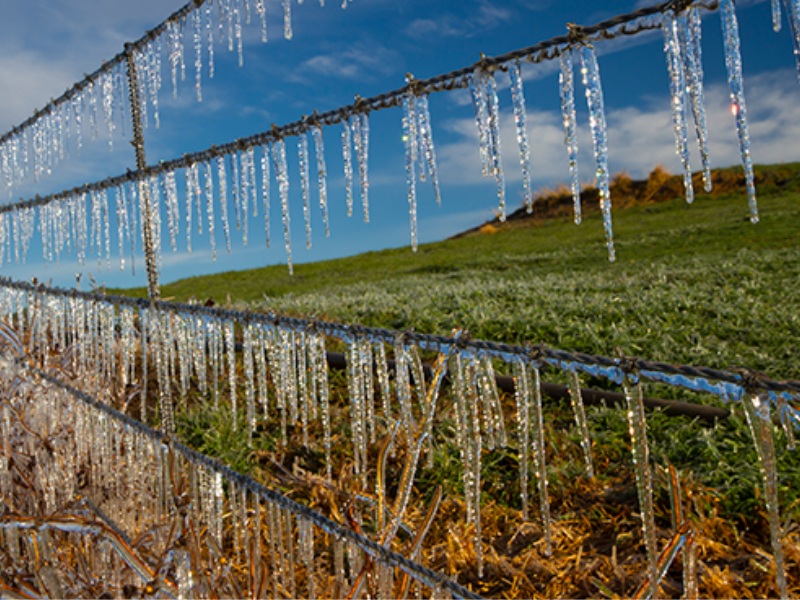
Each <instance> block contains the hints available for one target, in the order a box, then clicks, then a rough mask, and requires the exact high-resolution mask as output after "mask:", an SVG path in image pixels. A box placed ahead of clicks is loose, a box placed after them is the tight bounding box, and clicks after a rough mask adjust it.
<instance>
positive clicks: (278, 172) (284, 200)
mask: <svg viewBox="0 0 800 600" xmlns="http://www.w3.org/2000/svg"><path fill="white" fill-rule="evenodd" d="M287 1H288V0H287ZM272 160H273V163H274V166H275V179H277V180H278V191H279V192H280V195H281V213H282V215H283V237H284V239H285V240H286V264H287V265H288V267H289V275H291V274H292V273H293V269H292V240H291V231H290V220H289V173H288V168H287V166H286V143H285V142H284V141H283V139H278V140H276V141H275V142H273V146H272Z"/></svg>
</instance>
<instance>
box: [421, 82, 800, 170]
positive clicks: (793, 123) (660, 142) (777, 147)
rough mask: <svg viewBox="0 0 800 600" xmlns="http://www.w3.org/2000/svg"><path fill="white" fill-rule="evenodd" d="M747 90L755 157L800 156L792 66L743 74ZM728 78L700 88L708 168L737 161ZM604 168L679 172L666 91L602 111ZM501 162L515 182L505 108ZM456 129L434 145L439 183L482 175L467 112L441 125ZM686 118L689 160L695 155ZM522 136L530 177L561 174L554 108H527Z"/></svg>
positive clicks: (587, 153)
mask: <svg viewBox="0 0 800 600" xmlns="http://www.w3.org/2000/svg"><path fill="white" fill-rule="evenodd" d="M745 86H746V90H747V91H748V102H749V105H748V110H749V118H750V137H751V154H752V157H753V160H754V161H755V162H758V163H777V162H788V161H793V160H798V159H800V148H798V144H797V140H798V139H800V103H798V101H797V95H798V92H799V90H798V89H797V82H796V79H795V74H794V72H792V71H791V70H781V71H773V72H767V73H762V74H760V75H756V76H754V77H750V78H748V79H747V80H746V81H745ZM729 107H730V99H729V94H728V89H727V85H725V84H716V85H712V86H710V87H709V88H708V89H707V90H706V111H707V120H708V131H709V150H710V155H711V165H712V167H725V166H731V165H736V164H740V161H741V159H740V154H739V142H738V138H737V134H736V129H735V125H734V119H733V117H732V115H731V113H730V108H729ZM607 121H608V141H609V168H610V169H611V171H612V172H617V171H621V170H626V171H628V172H629V173H631V174H632V175H633V176H635V177H642V176H644V175H646V174H647V173H648V172H649V171H650V170H651V169H652V167H653V166H654V165H656V164H663V165H665V166H666V167H667V169H669V170H670V171H672V172H679V171H680V169H681V166H680V163H679V161H678V158H677V156H676V153H675V142H674V138H673V134H672V114H671V111H670V108H669V99H668V97H667V96H666V93H665V95H664V97H663V98H662V99H659V100H654V101H651V102H650V104H649V105H647V106H645V107H644V108H631V107H627V108H621V109H610V110H608V112H607ZM501 125H502V127H501V139H502V141H503V164H504V167H505V175H506V181H507V182H508V183H512V184H516V183H518V182H519V181H520V180H521V178H522V174H521V170H520V167H519V151H518V146H517V142H516V126H515V124H514V119H513V116H512V115H511V111H510V109H507V110H506V111H505V112H504V113H503V117H502V121H501ZM578 126H579V136H578V140H579V146H580V148H581V151H580V155H579V170H580V172H581V173H582V179H587V178H588V177H587V176H588V175H589V174H591V173H593V171H594V162H593V157H592V155H591V140H590V138H589V132H588V125H587V123H586V122H585V119H584V118H583V115H581V114H580V113H579V116H578ZM440 127H446V128H447V129H448V130H450V132H452V133H454V134H455V136H456V138H457V139H458V141H456V142H454V143H450V144H443V145H440V146H439V148H437V152H438V155H439V163H440V166H439V169H440V174H441V178H442V181H443V182H446V183H448V184H451V185H457V184H474V183H476V182H479V181H483V178H482V177H481V175H480V161H479V150H478V136H477V128H476V126H475V122H474V120H473V119H472V118H465V119H456V120H451V121H448V122H445V123H443V124H440ZM692 127H693V125H692V124H691V123H690V143H691V151H692V167H693V169H694V170H695V171H697V170H699V169H700V160H699V158H698V153H697V150H696V147H697V145H696V143H695V141H694V133H693V129H691V128H692ZM528 139H529V142H530V148H531V163H532V179H533V181H534V183H535V184H537V185H549V184H552V183H554V182H561V181H566V180H567V178H568V167H567V158H566V150H565V148H564V133H563V128H562V123H561V114H560V113H557V112H555V111H529V112H528Z"/></svg>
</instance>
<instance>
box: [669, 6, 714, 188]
mask: <svg viewBox="0 0 800 600" xmlns="http://www.w3.org/2000/svg"><path fill="white" fill-rule="evenodd" d="M662 29H663V31H664V52H665V54H666V56H667V68H668V71H669V74H670V94H671V97H672V122H673V131H674V134H675V148H676V152H677V154H678V156H679V157H680V160H681V164H682V165H683V180H684V187H685V189H686V201H687V202H689V203H691V202H692V201H693V200H694V186H693V184H692V168H691V165H690V162H689V139H688V133H687V129H688V125H687V123H686V114H687V112H688V111H689V106H690V105H691V113H692V116H693V117H694V125H695V132H696V134H697V143H698V147H699V150H700V157H701V160H702V163H703V184H704V189H705V191H706V192H710V191H711V169H710V165H709V154H708V130H707V127H706V111H705V99H704V94H703V65H702V50H701V46H700V38H701V22H700V16H699V14H698V9H697V8H696V7H692V8H689V9H687V10H686V11H684V12H682V13H680V14H677V15H675V14H673V13H672V12H670V11H668V12H666V13H664V17H663V21H662Z"/></svg>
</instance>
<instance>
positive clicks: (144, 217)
mask: <svg viewBox="0 0 800 600" xmlns="http://www.w3.org/2000/svg"><path fill="white" fill-rule="evenodd" d="M133 52H134V48H133V45H132V44H125V58H126V60H127V64H128V91H129V93H130V102H131V121H132V123H133V142H132V143H133V148H134V150H135V151H136V168H137V169H138V170H142V169H144V168H146V167H147V162H146V161H145V157H144V135H143V133H142V113H141V111H140V109H139V79H138V77H137V75H136V61H135V60H134V57H133ZM137 185H138V186H139V212H140V214H141V221H142V245H143V247H144V261H145V267H146V269H147V293H148V295H149V296H150V299H151V300H160V299H161V290H160V289H159V285H158V265H157V264H156V252H155V245H154V242H153V228H154V223H153V212H152V206H151V202H150V190H149V189H148V186H147V185H146V184H145V182H144V180H139V181H138V182H137Z"/></svg>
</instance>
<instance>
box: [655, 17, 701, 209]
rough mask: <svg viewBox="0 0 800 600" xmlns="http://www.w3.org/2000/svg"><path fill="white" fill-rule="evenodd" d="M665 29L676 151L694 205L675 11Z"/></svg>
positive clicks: (687, 198)
mask: <svg viewBox="0 0 800 600" xmlns="http://www.w3.org/2000/svg"><path fill="white" fill-rule="evenodd" d="M661 28H662V30H663V32H664V54H665V55H666V57H667V69H668V70H669V79H670V94H671V97H672V102H671V104H672V130H673V134H674V136H675V152H676V153H677V154H678V157H679V158H680V160H681V164H682V166H683V186H684V189H685V190H686V202H688V203H689V204H691V203H692V202H693V201H694V186H693V185H692V167H691V164H690V163H689V138H688V135H687V131H686V77H685V74H684V72H683V66H682V65H681V48H680V42H679V38H678V22H677V19H676V17H675V15H674V14H673V13H672V11H666V12H665V13H664V14H663V16H662V24H661Z"/></svg>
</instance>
